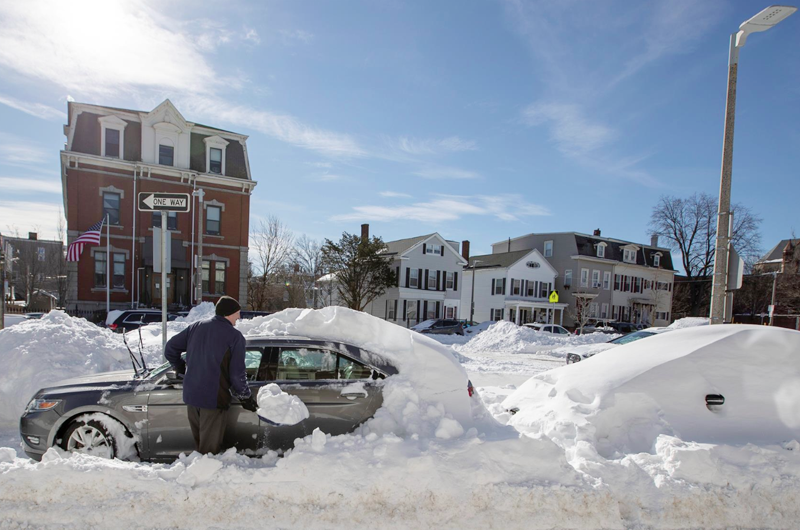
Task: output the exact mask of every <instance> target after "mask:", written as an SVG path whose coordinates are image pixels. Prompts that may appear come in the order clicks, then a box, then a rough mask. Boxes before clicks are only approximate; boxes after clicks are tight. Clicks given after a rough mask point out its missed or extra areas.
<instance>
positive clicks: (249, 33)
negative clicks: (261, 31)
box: [244, 28, 261, 44]
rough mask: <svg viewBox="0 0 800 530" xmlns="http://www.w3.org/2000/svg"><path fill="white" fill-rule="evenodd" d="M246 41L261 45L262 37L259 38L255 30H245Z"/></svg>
mask: <svg viewBox="0 0 800 530" xmlns="http://www.w3.org/2000/svg"><path fill="white" fill-rule="evenodd" d="M244 40H246V41H249V42H252V43H253V44H261V37H259V36H258V32H257V31H256V30H254V29H253V28H245V34H244Z"/></svg>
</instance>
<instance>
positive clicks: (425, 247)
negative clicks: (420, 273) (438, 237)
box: [422, 243, 428, 254]
mask: <svg viewBox="0 0 800 530" xmlns="http://www.w3.org/2000/svg"><path fill="white" fill-rule="evenodd" d="M427 250H428V244H427V243H423V244H422V253H423V254H425V252H426V251H427Z"/></svg>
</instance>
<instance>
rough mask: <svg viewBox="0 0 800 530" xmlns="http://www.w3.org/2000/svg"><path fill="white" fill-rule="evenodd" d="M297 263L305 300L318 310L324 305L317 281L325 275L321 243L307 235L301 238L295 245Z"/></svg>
mask: <svg viewBox="0 0 800 530" xmlns="http://www.w3.org/2000/svg"><path fill="white" fill-rule="evenodd" d="M294 259H295V263H297V265H299V272H300V273H301V276H300V278H298V279H299V280H301V281H302V284H303V290H304V293H305V294H304V295H305V299H306V300H308V301H309V302H310V303H311V307H313V308H317V307H321V306H322V305H324V304H323V303H322V300H321V299H322V296H321V294H320V286H319V285H318V283H317V280H318V279H319V278H320V276H322V275H323V270H324V269H323V264H322V245H320V243H319V241H316V240H314V239H311V238H309V237H308V236H306V235H305V234H303V235H302V236H300V238H299V239H298V240H297V242H296V244H295V250H294Z"/></svg>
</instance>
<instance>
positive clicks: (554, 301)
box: [550, 291, 558, 304]
mask: <svg viewBox="0 0 800 530" xmlns="http://www.w3.org/2000/svg"><path fill="white" fill-rule="evenodd" d="M550 303H551V304H557V303H558V293H557V292H556V291H553V292H552V293H550Z"/></svg>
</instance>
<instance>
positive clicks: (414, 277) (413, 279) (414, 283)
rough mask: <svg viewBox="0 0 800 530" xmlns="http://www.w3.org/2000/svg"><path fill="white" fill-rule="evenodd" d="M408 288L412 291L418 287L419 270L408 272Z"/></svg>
mask: <svg viewBox="0 0 800 530" xmlns="http://www.w3.org/2000/svg"><path fill="white" fill-rule="evenodd" d="M408 286H409V287H413V288H414V289H416V288H418V287H419V269H411V270H410V271H409V274H408Z"/></svg>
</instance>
